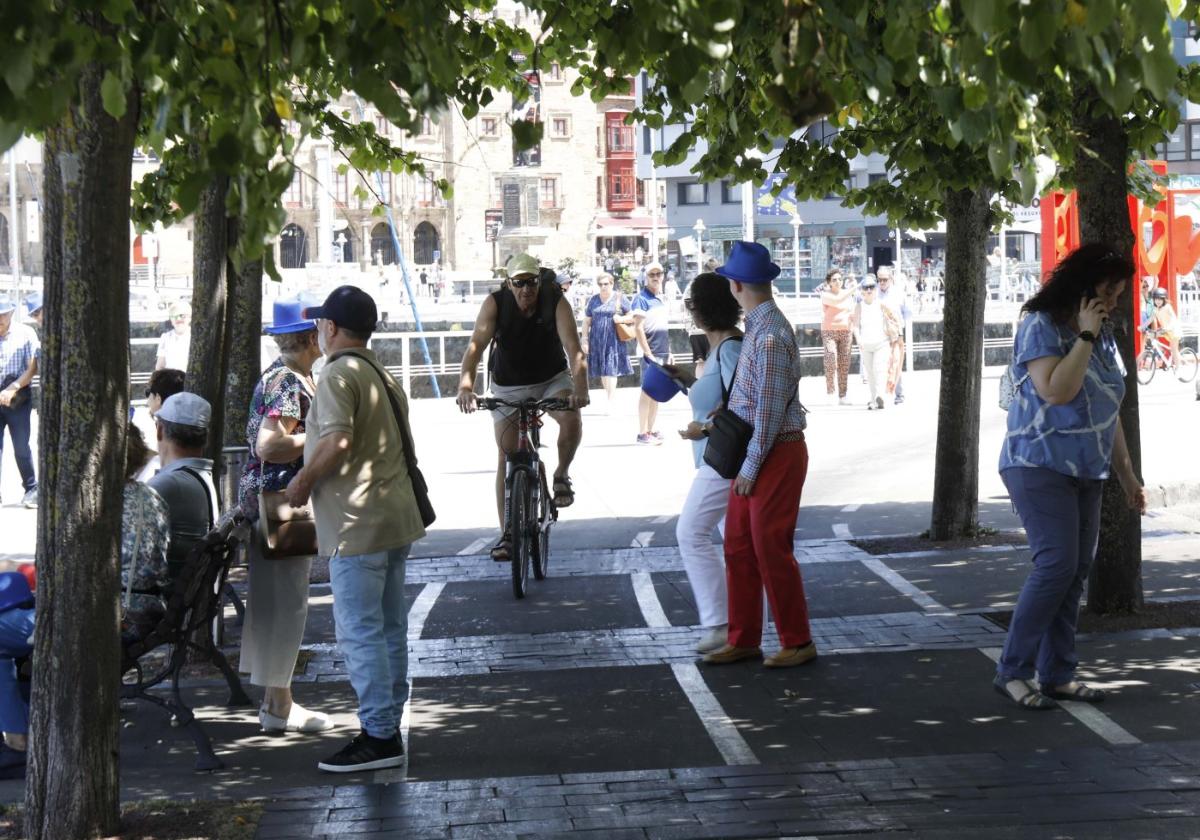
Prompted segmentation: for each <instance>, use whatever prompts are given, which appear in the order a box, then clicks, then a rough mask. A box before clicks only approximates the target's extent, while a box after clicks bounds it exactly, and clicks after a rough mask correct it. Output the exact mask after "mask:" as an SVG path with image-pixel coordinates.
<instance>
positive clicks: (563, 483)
mask: <svg viewBox="0 0 1200 840" xmlns="http://www.w3.org/2000/svg"><path fill="white" fill-rule="evenodd" d="M573 504H575V491H574V490H573V489H571V479H569V478H568V477H567V476H565V475H564V476H555V478H554V506H555V507H560V508H565V507H570V506H571V505H573Z"/></svg>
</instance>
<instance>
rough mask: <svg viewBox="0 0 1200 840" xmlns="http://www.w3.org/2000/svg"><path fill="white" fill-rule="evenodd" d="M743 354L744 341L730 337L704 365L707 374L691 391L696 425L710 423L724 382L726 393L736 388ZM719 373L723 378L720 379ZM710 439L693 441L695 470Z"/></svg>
mask: <svg viewBox="0 0 1200 840" xmlns="http://www.w3.org/2000/svg"><path fill="white" fill-rule="evenodd" d="M741 352H742V342H741V341H740V340H738V339H733V338H727V339H725V340H724V341H722V342H721V343H720V345H719V346H718V347H717V349H716V351H715V352H713V353H710V354H709V357H708V362H707V363H706V364H705V365H704V375H703V376H701V377H700V378H699V379H697V380H696V384H695V385H693V386H692V387H691V388H689V389H688V401H689V402H691V404H692V419H693V420H695V421H696V422H697V423H703V422H705V421H707V420H708V415H710V414H712V413H713V410H714V409H717V408H719V407H720V406H721V379H724V380H725V391H726V393H728V392H729V390H730V389H731V388H733V375H734V373H735V372H736V371H737V360H738V355H739V354H740V353H741ZM718 372H719V373H720V376H721V379H718V378H717V374H718ZM706 446H708V440H707V439H704V440H694V441H692V454H693V455H694V456H695V458H696V467H697V468H699V467H701V466H703V465H704V447H706Z"/></svg>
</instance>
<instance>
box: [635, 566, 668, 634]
mask: <svg viewBox="0 0 1200 840" xmlns="http://www.w3.org/2000/svg"><path fill="white" fill-rule="evenodd" d="M630 578H632V579H633V595H634V597H635V598H637V602H638V607H639V608H640V609H641V611H642V618H643V619H645V621H646V626H647V627H670V626H671V622H670V621H669V620H668V619H667V614H666V613H665V612H664V611H663V608H662V602H661V601H659V600H658V593H657V592H655V591H654V581H653V580H651V578H650V573H649V572H634V573H633V574H632V575H630Z"/></svg>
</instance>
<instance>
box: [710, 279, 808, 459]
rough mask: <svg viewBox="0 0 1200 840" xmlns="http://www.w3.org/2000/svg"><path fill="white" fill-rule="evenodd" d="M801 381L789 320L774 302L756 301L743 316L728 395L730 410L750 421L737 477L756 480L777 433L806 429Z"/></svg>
mask: <svg viewBox="0 0 1200 840" xmlns="http://www.w3.org/2000/svg"><path fill="white" fill-rule="evenodd" d="M799 383H800V352H799V349H798V348H797V347H796V334H795V333H794V332H793V331H792V325H791V324H789V323H788V319H787V318H785V317H784V315H783V313H782V312H780V311H779V307H778V306H776V305H775V301H773V300H768V301H766V302H764V303H760V304H759V305H758V306H756V307H754V309H752V310H750V312H749V313H747V315H746V338H745V340H744V341H743V343H742V353H741V356H740V357H739V362H738V369H737V376H736V377H735V378H734V380H733V389H732V391H731V392H730V394H729V410H730V411H732V412H733V413H734V414H736V415H737V416H738V417H740V418H742V419H743V420H745V421H746V422H748V423H750V424H751V425H753V426H754V436H753V437H752V438H750V447H749V449H748V450H747V451H746V461H745V463H744V464H742V469H741V472H740V473H739V474H738V475H739V477H740V478H745V479H748V480H750V481H754V480H756V479H757V478H758V472H759V470H761V469H762V465H763V462H764V461H766V460H767V455H768V454H769V453H770V451H771V447H773V446H774V445H775V441H776V440H777V439H778V438H779V436H780V435H789V436H790V435H797V434H799V433H800V432H802V431H803V430H804V427H805V426H806V425H807V423H806V421H805V419H804V409H803V408H802V407H801V405H800V400H799V399H797V393H796V391H797V387H798V386H799Z"/></svg>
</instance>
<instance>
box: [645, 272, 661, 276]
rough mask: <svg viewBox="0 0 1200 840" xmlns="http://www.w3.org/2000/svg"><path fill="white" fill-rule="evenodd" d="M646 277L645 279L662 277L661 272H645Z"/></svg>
mask: <svg viewBox="0 0 1200 840" xmlns="http://www.w3.org/2000/svg"><path fill="white" fill-rule="evenodd" d="M646 276H647V277H662V272H661V271H647V272H646Z"/></svg>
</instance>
